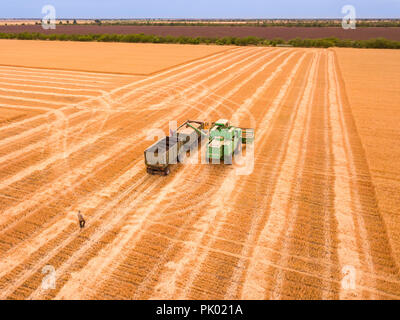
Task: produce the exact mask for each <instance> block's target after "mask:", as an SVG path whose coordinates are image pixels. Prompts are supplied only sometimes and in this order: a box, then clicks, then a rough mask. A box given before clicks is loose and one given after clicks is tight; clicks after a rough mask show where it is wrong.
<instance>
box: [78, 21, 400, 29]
mask: <svg viewBox="0 0 400 320" xmlns="http://www.w3.org/2000/svg"><path fill="white" fill-rule="evenodd" d="M81 24H102V25H116V26H197V27H203V26H205V27H207V26H208V27H211V26H212V27H342V22H341V21H340V20H322V21H320V20H315V21H313V20H310V21H308V20H307V21H304V20H295V21H272V22H271V21H257V22H241V23H238V22H218V23H216V22H210V21H204V22H185V21H175V22H174V21H171V22H166V21H162V22H155V21H129V20H128V21H107V20H105V21H101V23H99V22H98V21H95V22H87V23H81ZM357 27H360V28H367V27H400V20H384V21H379V20H377V21H368V20H358V21H357Z"/></svg>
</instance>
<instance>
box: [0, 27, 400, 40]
mask: <svg viewBox="0 0 400 320" xmlns="http://www.w3.org/2000/svg"><path fill="white" fill-rule="evenodd" d="M0 32H13V33H14V32H15V33H18V32H40V33H46V34H52V33H60V34H63V33H65V34H101V33H108V34H113V33H115V34H137V33H144V34H154V35H159V36H167V35H172V36H188V37H228V36H231V37H248V36H256V37H260V38H265V39H275V38H282V39H284V40H290V39H294V38H297V37H299V38H311V39H315V38H327V37H337V38H339V39H352V40H368V39H371V38H378V37H383V38H386V39H389V40H398V41H400V28H384V27H378V28H375V27H371V28H357V29H356V30H344V29H342V28H336V27H327V28H320V27H316V28H313V27H244V26H238V27H225V26H216V27H212V26H211V27H210V26H189V27H186V26H96V25H76V26H65V25H64V26H59V25H57V28H56V29H55V30H43V29H42V26H0Z"/></svg>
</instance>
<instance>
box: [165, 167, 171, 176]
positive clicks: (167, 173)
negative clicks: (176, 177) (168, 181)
mask: <svg viewBox="0 0 400 320" xmlns="http://www.w3.org/2000/svg"><path fill="white" fill-rule="evenodd" d="M169 173H170V170H169V168H168V167H167V169H165V170H164V175H165V176H167V175H169Z"/></svg>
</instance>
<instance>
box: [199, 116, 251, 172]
mask: <svg viewBox="0 0 400 320" xmlns="http://www.w3.org/2000/svg"><path fill="white" fill-rule="evenodd" d="M253 141H254V129H248V128H239V127H234V126H231V125H230V124H229V121H228V120H226V119H220V120H218V121H217V122H215V123H214V124H213V126H212V127H211V129H210V133H209V141H208V144H207V151H206V158H207V159H208V160H209V161H210V162H218V161H221V160H223V162H224V163H225V164H232V158H233V155H234V154H238V153H239V152H240V151H241V148H242V144H248V143H253Z"/></svg>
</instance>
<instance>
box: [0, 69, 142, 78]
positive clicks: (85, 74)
mask: <svg viewBox="0 0 400 320" xmlns="http://www.w3.org/2000/svg"><path fill="white" fill-rule="evenodd" d="M27 69H29V70H27ZM2 71H6V72H7V71H12V72H13V74H14V73H15V72H17V73H23V74H24V75H28V76H29V74H35V75H40V74H44V75H49V74H51V75H55V76H60V75H61V76H69V77H73V79H82V78H83V79H84V78H87V79H99V80H104V79H105V78H108V79H107V80H111V81H113V80H117V79H118V78H120V79H121V78H134V77H137V76H131V75H120V74H114V75H110V74H108V73H90V72H74V71H70V72H65V71H62V72H59V71H57V70H55V69H34V68H33V69H31V68H25V67H5V66H0V73H1V72H2Z"/></svg>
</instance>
